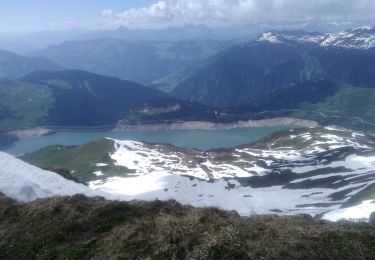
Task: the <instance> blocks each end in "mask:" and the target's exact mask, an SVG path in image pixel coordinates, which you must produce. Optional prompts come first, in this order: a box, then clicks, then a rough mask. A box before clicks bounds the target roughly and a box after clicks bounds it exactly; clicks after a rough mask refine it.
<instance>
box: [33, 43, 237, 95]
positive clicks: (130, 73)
mask: <svg viewBox="0 0 375 260" xmlns="http://www.w3.org/2000/svg"><path fill="white" fill-rule="evenodd" d="M230 44H231V43H230V42H220V41H214V40H204V39H194V40H184V41H177V42H147V41H138V42H137V41H125V40H121V39H114V38H106V39H96V40H86V41H71V42H64V43H62V44H60V45H55V46H50V47H48V48H46V49H43V50H40V51H37V52H35V53H33V54H34V55H43V56H46V57H48V58H50V59H52V60H54V61H56V62H58V63H60V64H62V65H64V66H66V67H67V68H73V69H82V70H87V71H91V72H94V73H100V74H104V75H109V76H115V77H119V78H122V79H126V80H131V81H135V82H139V83H142V84H151V83H152V82H153V81H155V80H158V79H162V78H164V77H167V76H169V75H172V74H175V73H177V72H180V71H182V70H184V69H187V68H189V67H191V66H195V64H196V63H198V62H200V61H202V60H203V59H205V58H207V57H209V56H212V55H214V54H216V53H217V52H219V51H221V50H223V49H224V48H226V47H228V46H230ZM158 86H160V83H158ZM160 87H161V88H162V87H163V86H160Z"/></svg>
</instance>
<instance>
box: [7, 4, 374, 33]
mask: <svg viewBox="0 0 375 260" xmlns="http://www.w3.org/2000/svg"><path fill="white" fill-rule="evenodd" d="M335 19H336V20H339V21H341V22H342V21H343V22H345V21H346V20H349V19H375V0H210V1H208V0H0V32H4V31H8V32H22V31H23V32H25V31H37V30H62V29H69V28H83V29H91V30H95V29H113V28H117V27H119V26H127V27H130V28H152V27H165V26H172V25H182V24H191V23H196V24H205V25H212V24H224V25H228V24H233V23H242V24H248V23H252V22H266V21H269V20H273V21H275V20H276V21H277V20H289V21H293V20H299V21H300V20H307V21H311V20H335Z"/></svg>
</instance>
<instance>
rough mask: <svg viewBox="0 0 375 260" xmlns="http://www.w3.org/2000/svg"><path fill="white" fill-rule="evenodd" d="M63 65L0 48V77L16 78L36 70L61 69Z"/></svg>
mask: <svg viewBox="0 0 375 260" xmlns="http://www.w3.org/2000/svg"><path fill="white" fill-rule="evenodd" d="M62 69H63V67H62V66H61V65H59V64H57V63H55V62H53V61H52V60H50V59H48V58H45V57H26V56H22V55H19V54H16V53H13V52H9V51H6V50H1V49H0V79H1V78H11V79H16V78H19V77H22V76H25V75H26V74H28V73H30V72H34V71H38V70H62Z"/></svg>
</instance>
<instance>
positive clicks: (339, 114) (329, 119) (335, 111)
mask: <svg viewBox="0 0 375 260" xmlns="http://www.w3.org/2000/svg"><path fill="white" fill-rule="evenodd" d="M298 109H300V110H302V111H315V112H318V113H306V112H297V113H294V114H293V116H295V117H300V118H307V119H313V120H316V121H318V122H320V123H323V124H337V125H341V126H344V127H348V128H354V129H360V130H372V131H373V130H375V89H373V88H358V87H352V86H349V85H343V86H342V87H341V88H340V90H339V91H338V92H337V93H336V94H335V95H333V96H332V97H328V98H326V99H325V100H324V101H323V102H320V103H317V104H311V103H303V104H300V105H299V108H298ZM319 112H322V113H323V116H322V114H320V113H319Z"/></svg>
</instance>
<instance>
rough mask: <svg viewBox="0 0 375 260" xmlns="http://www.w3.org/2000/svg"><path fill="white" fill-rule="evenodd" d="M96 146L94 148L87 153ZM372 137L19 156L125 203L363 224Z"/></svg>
mask: <svg viewBox="0 0 375 260" xmlns="http://www.w3.org/2000/svg"><path fill="white" fill-rule="evenodd" d="M94 147H95V148H94ZM374 148H375V138H374V137H372V136H367V135H363V134H360V133H355V132H352V131H349V130H345V129H334V128H324V129H322V128H316V129H300V130H291V131H287V132H283V133H279V134H275V135H272V136H270V137H268V138H265V139H263V140H261V141H259V142H257V143H255V144H250V145H243V146H240V147H236V148H233V149H220V150H213V151H200V150H191V149H181V148H176V147H173V146H170V145H160V144H155V145H153V144H145V143H140V142H134V141H119V140H112V139H105V140H100V141H97V142H93V143H90V144H87V145H85V146H80V147H64V146H53V147H48V148H45V149H42V150H40V151H36V152H34V153H31V154H28V155H25V156H23V157H22V159H23V160H26V161H27V162H30V163H33V164H35V165H37V166H40V167H49V166H57V167H64V166H65V167H66V168H67V169H68V170H70V171H72V172H73V174H74V175H75V176H76V177H78V178H80V179H81V180H83V181H86V182H87V183H88V184H89V186H90V187H91V188H93V189H99V190H102V191H105V192H108V193H111V194H116V195H121V196H122V198H125V199H127V200H132V199H142V200H155V199H162V200H167V199H170V198H173V199H176V200H177V201H179V202H181V203H183V204H190V205H193V206H199V207H204V206H215V207H220V208H223V209H227V210H236V211H237V212H238V213H239V214H240V215H244V216H248V215H251V214H270V213H271V214H272V213H277V214H280V215H293V214H299V213H306V214H311V215H323V218H325V219H330V220H338V219H341V218H343V219H368V218H369V215H370V214H371V212H373V211H375V203H374V201H375V197H374V196H375V193H374V185H375V175H374V170H375V157H374V152H373V151H374Z"/></svg>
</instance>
